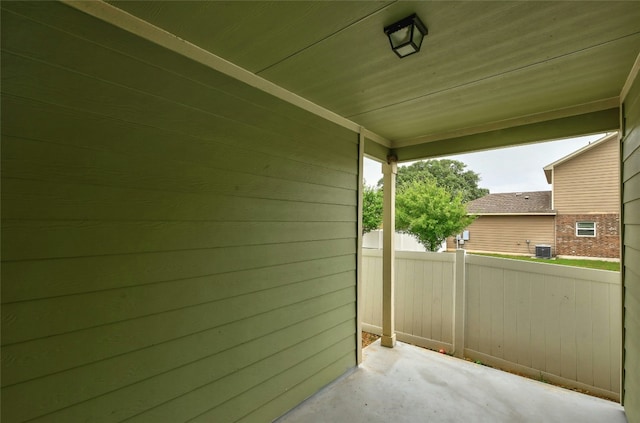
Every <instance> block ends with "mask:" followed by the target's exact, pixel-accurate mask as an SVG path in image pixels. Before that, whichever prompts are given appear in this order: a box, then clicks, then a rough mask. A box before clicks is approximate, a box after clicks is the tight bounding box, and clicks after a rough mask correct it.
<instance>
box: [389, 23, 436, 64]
mask: <svg viewBox="0 0 640 423" xmlns="http://www.w3.org/2000/svg"><path fill="white" fill-rule="evenodd" d="M384 33H385V34H387V37H389V42H390V43H391V48H392V49H393V51H394V52H395V53H396V54H397V55H398V57H400V58H403V57H407V56H409V55H410V54H413V53H417V52H418V51H420V46H421V45H422V39H423V38H424V37H425V36H426V35H427V34H428V31H427V27H426V25H425V24H423V23H422V21H421V20H420V18H419V17H418V16H417V15H416V14H415V13H414V14H413V15H411V16H408V17H406V18H404V19H402V20H400V21H398V22H396V23H394V24H391V25H389V26H387V27H385V28H384Z"/></svg>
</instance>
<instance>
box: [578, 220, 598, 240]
mask: <svg viewBox="0 0 640 423" xmlns="http://www.w3.org/2000/svg"><path fill="white" fill-rule="evenodd" d="M576 236H584V237H594V236H596V222H576Z"/></svg>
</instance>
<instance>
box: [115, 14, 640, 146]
mask: <svg viewBox="0 0 640 423" xmlns="http://www.w3.org/2000/svg"><path fill="white" fill-rule="evenodd" d="M111 3H112V4H114V5H115V6H117V7H119V8H121V9H123V10H125V11H127V12H129V13H131V14H133V15H135V16H138V17H140V18H142V19H144V20H146V21H148V22H150V23H152V24H154V25H156V26H159V27H161V28H163V29H165V30H167V31H168V32H171V33H173V34H175V35H177V36H179V37H181V38H183V39H186V40H188V41H190V42H192V43H194V44H196V45H198V46H200V47H202V48H203V49H206V50H208V51H210V52H212V53H214V54H216V55H218V56H220V57H223V58H225V59H227V60H229V61H230V62H233V63H235V64H237V65H239V66H241V67H243V68H245V69H247V70H249V71H251V72H254V73H256V74H258V75H260V76H262V77H263V78H265V79H267V80H269V81H272V82H274V83H276V84H278V85H280V86H281V87H283V88H286V89H288V90H290V91H292V92H294V93H296V94H299V95H301V96H302V97H304V98H307V99H309V100H311V101H313V102H315V103H317V104H319V105H321V106H323V107H325V108H327V109H329V110H331V111H334V112H336V113H338V114H340V115H342V116H344V117H347V118H349V119H350V120H353V121H354V122H356V123H358V124H361V125H363V126H365V127H366V128H367V129H370V130H372V131H374V132H376V133H378V134H380V135H382V136H384V137H387V138H388V139H391V140H400V141H402V140H406V139H410V138H414V137H422V136H432V137H435V138H437V134H442V133H450V132H453V131H459V130H461V129H464V128H471V127H476V126H482V125H488V124H493V123H495V122H500V121H504V120H509V119H517V118H521V117H523V116H529V115H534V114H538V113H545V112H549V111H553V110H558V109H565V108H571V107H575V106H577V105H581V104H585V103H591V102H597V101H600V100H603V99H608V98H612V97H616V96H618V95H619V94H620V91H621V89H622V87H623V85H624V83H625V80H626V78H627V75H628V74H629V72H630V70H631V68H632V66H633V63H634V61H635V59H636V57H637V56H638V53H639V52H640V2H635V1H626V2H610V1H604V2H600V1H594V2H506V1H501V2H317V1H312V2H198V1H196V2H111ZM413 12H416V13H417V14H418V15H419V16H420V17H421V18H422V20H423V21H424V22H425V23H426V25H427V26H428V28H429V35H428V36H427V38H426V39H425V41H424V43H423V46H422V51H421V52H419V53H418V54H415V55H413V56H410V57H407V58H405V59H399V58H397V57H396V56H395V54H393V52H392V51H391V50H390V49H389V45H388V41H387V39H386V37H385V35H384V33H383V27H384V26H385V25H388V24H390V23H392V22H394V21H395V20H398V19H399V18H402V17H404V16H406V15H408V14H410V13H413Z"/></svg>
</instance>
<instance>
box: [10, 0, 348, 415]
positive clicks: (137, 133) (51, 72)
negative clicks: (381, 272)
mask: <svg viewBox="0 0 640 423" xmlns="http://www.w3.org/2000/svg"><path fill="white" fill-rule="evenodd" d="M1 6H2V86H1V88H2V344H3V345H2V421H6V422H18V421H35V420H37V421H60V422H78V421H92V422H116V421H123V420H135V421H138V422H142V421H149V422H181V421H187V420H189V421H225V422H230V421H238V420H241V419H245V420H252V421H271V420H273V419H274V418H276V417H278V416H279V415H281V414H282V413H284V412H286V411H287V410H288V409H290V408H292V407H293V406H295V405H297V404H298V403H299V402H301V401H302V400H304V399H305V398H307V397H308V396H310V395H312V394H313V393H315V392H316V391H317V390H318V389H319V388H321V387H322V386H324V385H326V384H327V383H329V382H331V381H332V380H334V379H335V378H337V377H338V376H340V375H341V374H343V373H344V372H345V370H347V369H349V368H352V367H353V366H355V364H356V339H357V338H356V334H355V331H356V322H355V319H356V317H355V316H356V306H355V302H356V268H355V267H356V238H357V230H356V220H357V219H356V218H357V185H358V183H357V181H358V176H357V169H358V167H357V166H358V145H357V141H358V137H357V134H355V133H352V132H349V131H348V130H346V129H343V128H341V127H338V126H336V125H334V124H332V123H329V122H327V121H324V120H322V119H321V118H318V117H316V116H314V115H311V114H310V113H307V112H304V111H302V110H300V109H296V108H295V107H293V106H291V105H289V104H287V103H284V102H282V101H279V100H276V99H275V98H273V97H271V96H269V95H268V94H265V93H262V92H259V91H257V90H255V89H254V88H252V87H249V86H247V85H244V84H242V83H240V82H238V81H236V80H233V79H231V78H228V77H225V76H223V75H221V74H219V73H216V72H214V71H212V70H210V69H208V68H206V67H204V66H201V65H199V64H197V63H194V62H191V61H189V60H187V59H185V58H183V57H180V56H178V55H176V54H174V53H171V52H169V51H167V50H165V49H163V48H161V47H158V46H156V45H154V44H152V43H150V42H147V41H144V40H142V39H139V38H137V37H134V36H132V35H130V34H128V33H126V32H124V31H121V30H118V29H116V28H115V27H113V26H111V25H108V24H105V23H103V22H100V21H98V20H96V19H94V18H91V17H89V16H88V15H85V14H83V13H81V12H78V11H76V10H74V9H72V8H70V7H68V6H66V5H64V4H61V3H58V2H37V3H36V2H32V3H27V2H14V3H12V2H3V3H2V5H1Z"/></svg>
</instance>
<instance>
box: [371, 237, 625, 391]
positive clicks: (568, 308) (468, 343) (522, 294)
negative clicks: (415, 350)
mask: <svg viewBox="0 0 640 423" xmlns="http://www.w3.org/2000/svg"><path fill="white" fill-rule="evenodd" d="M461 261H462V262H461ZM456 269H457V271H456ZM363 294H364V314H363V319H364V322H363V328H364V330H368V331H371V332H373V333H380V331H381V328H380V326H381V321H382V252H381V251H380V250H367V249H365V250H363ZM395 298H396V303H395V322H396V334H397V338H398V339H399V340H401V341H405V342H411V343H414V344H416V345H421V346H424V347H428V348H434V349H438V348H445V349H446V350H447V351H455V352H456V355H458V356H462V355H464V356H466V357H468V358H471V359H474V360H481V361H482V362H484V363H486V364H489V365H494V366H497V367H500V368H504V369H506V370H513V371H517V372H520V373H523V374H527V375H529V376H533V377H538V378H541V379H545V380H548V381H551V382H554V383H559V384H563V385H566V386H570V387H576V388H580V389H583V390H588V391H591V392H594V393H597V394H600V395H604V396H607V397H609V398H612V399H616V400H617V399H619V393H620V362H621V360H620V358H621V357H620V347H621V338H622V336H621V335H622V334H621V284H620V275H619V273H618V272H610V271H604V270H593V269H584V268H575V267H568V266H559V265H553V264H546V263H532V262H524V261H518V260H509V259H500V258H494V257H483V256H474V255H465V254H464V253H463V252H458V253H415V252H400V251H397V252H396V279H395Z"/></svg>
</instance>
